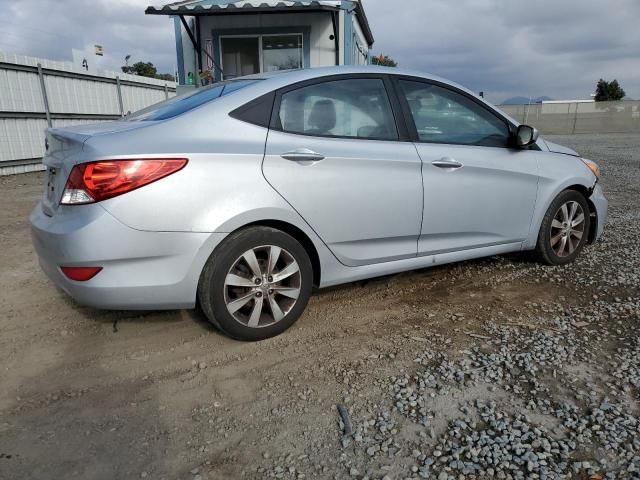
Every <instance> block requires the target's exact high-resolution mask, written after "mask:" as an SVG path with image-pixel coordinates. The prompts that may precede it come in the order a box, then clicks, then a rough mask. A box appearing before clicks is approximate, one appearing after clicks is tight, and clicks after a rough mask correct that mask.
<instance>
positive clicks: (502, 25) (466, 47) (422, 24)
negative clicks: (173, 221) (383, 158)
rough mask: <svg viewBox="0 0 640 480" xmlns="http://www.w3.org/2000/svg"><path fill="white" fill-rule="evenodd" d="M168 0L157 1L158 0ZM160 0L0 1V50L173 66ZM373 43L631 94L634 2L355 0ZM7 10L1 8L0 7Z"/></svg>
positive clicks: (446, 61) (578, 94) (549, 86)
mask: <svg viewBox="0 0 640 480" xmlns="http://www.w3.org/2000/svg"><path fill="white" fill-rule="evenodd" d="M168 1H169V0H167V2H168ZM162 3H164V2H163V1H162V0H92V1H87V0H20V1H17V0H0V11H2V12H3V18H10V19H11V20H10V21H9V22H6V21H5V22H3V23H2V24H1V25H0V50H4V51H8V52H12V53H20V54H25V55H33V56H38V57H44V58H51V59H63V60H71V49H72V48H80V49H82V48H90V47H92V46H93V44H95V43H98V44H101V45H103V46H104V49H105V56H104V58H102V59H101V62H100V64H99V66H100V68H108V69H114V70H118V69H119V67H120V66H121V65H122V64H123V63H124V56H125V55H127V54H131V55H132V58H131V61H134V62H135V61H139V60H144V61H151V62H153V63H154V65H156V67H157V68H158V70H159V71H162V72H174V71H175V64H176V58H175V45H174V37H173V23H172V21H171V20H170V19H168V18H167V17H164V16H153V15H145V14H144V10H145V8H146V7H147V6H148V5H149V4H155V5H158V4H162ZM363 3H364V6H365V8H366V10H367V16H368V18H369V21H370V22H371V25H372V29H373V32H374V35H375V37H376V44H375V46H374V51H376V52H383V53H385V54H388V55H391V56H392V57H394V58H395V59H396V60H397V61H398V62H399V63H400V65H401V66H402V67H407V68H412V69H416V70H421V71H426V72H431V73H434V74H437V75H440V76H442V77H445V78H449V79H451V80H454V81H456V82H458V83H461V84H463V85H465V86H467V87H469V88H471V89H473V90H475V91H480V90H482V91H485V92H486V93H487V95H488V98H489V99H490V100H492V101H495V102H499V101H502V100H503V99H505V98H507V97H510V96H514V95H531V96H534V97H536V96H539V95H548V96H551V97H554V98H586V97H588V96H589V94H590V93H592V92H593V90H594V88H595V84H596V82H597V80H598V79H599V78H600V77H603V78H606V79H613V78H617V79H618V80H619V81H620V83H621V84H622V86H623V88H625V90H626V91H627V94H628V95H629V96H631V97H634V98H640V55H638V52H639V51H640V28H638V18H640V2H639V1H638V0H609V1H607V2H602V1H601V0H597V1H596V0H536V2H523V1H514V0H456V1H451V0H401V1H400V0H398V1H389V0H363ZM7 11H8V12H10V13H9V14H7V13H6V12H7Z"/></svg>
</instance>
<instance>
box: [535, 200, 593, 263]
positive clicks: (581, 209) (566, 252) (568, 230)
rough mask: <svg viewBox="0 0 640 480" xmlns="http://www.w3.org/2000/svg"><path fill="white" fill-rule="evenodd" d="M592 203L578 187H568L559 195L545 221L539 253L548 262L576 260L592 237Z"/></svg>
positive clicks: (539, 236)
mask: <svg viewBox="0 0 640 480" xmlns="http://www.w3.org/2000/svg"><path fill="white" fill-rule="evenodd" d="M589 228H590V214H589V205H588V204H587V200H586V199H585V198H584V196H583V195H582V194H581V193H579V192H576V191H575V190H565V191H564V192H562V193H561V194H560V195H558V196H557V197H556V199H555V200H554V201H553V203H552V204H551V206H550V207H549V209H548V210H547V213H546V215H545V216H544V219H543V221H542V226H541V227H540V233H539V234H538V244H537V247H536V252H537V253H538V256H539V258H540V259H541V260H542V261H543V262H544V263H546V264H548V265H566V264H568V263H571V262H573V261H574V260H575V259H576V258H577V257H578V255H580V252H581V251H582V249H583V248H584V246H585V244H586V242H587V238H588V236H589Z"/></svg>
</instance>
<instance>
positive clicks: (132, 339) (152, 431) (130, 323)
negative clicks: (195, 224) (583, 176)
mask: <svg viewBox="0 0 640 480" xmlns="http://www.w3.org/2000/svg"><path fill="white" fill-rule="evenodd" d="M549 138H550V139H551V140H553V141H556V142H558V143H561V144H565V145H568V146H571V147H573V148H575V149H576V150H578V151H579V152H580V153H582V154H583V155H584V156H586V157H588V158H593V159H594V160H596V161H598V162H599V163H600V164H601V166H602V170H603V173H604V177H603V180H602V183H603V185H604V188H605V191H606V194H607V196H608V198H609V200H610V202H611V212H610V221H609V225H608V228H607V229H606V231H605V235H604V237H603V239H602V240H601V241H600V242H599V243H598V244H597V245H594V246H592V247H590V248H588V249H586V250H585V252H584V254H583V256H582V257H581V258H580V259H579V261H578V262H576V263H575V264H573V265H570V266H567V267H560V268H551V267H546V266H541V265H538V264H537V263H535V262H532V261H531V260H529V259H528V258H527V257H524V256H518V255H515V256H501V257H493V258H489V259H483V260H479V261H473V262H465V263H463V264H458V265H452V266H447V267H442V268H434V269H430V270H422V271H417V272H410V273H405V274H402V275H397V276H394V277H390V278H384V279H380V280H375V281H371V282H368V283H361V284H355V285H347V286H344V287H340V288H336V289H332V290H329V291H322V292H319V293H317V294H316V295H314V297H313V298H312V301H311V303H310V305H309V308H308V311H307V312H306V313H305V315H304V316H303V317H302V318H301V320H300V321H299V322H298V323H297V324H296V325H295V326H294V327H293V328H292V329H291V330H290V331H289V332H287V333H286V334H285V335H283V336H281V337H279V338H276V339H272V340H269V341H266V342H261V343H259V344H244V343H238V342H234V341H232V340H229V339H227V338H225V337H223V336H221V335H220V334H218V333H217V332H216V331H215V330H213V329H212V328H210V327H209V326H208V325H207V323H206V322H205V321H204V320H203V318H202V317H201V316H200V315H199V314H197V313H194V312H184V311H179V312H163V313H140V312H137V313H136V312H134V313H131V312H118V313H116V312H103V311H97V310H91V309H88V308H84V307H81V306H78V305H76V304H75V303H74V302H72V301H71V300H69V299H68V298H66V296H65V295H64V294H62V293H60V292H58V291H57V290H56V289H55V288H54V287H53V286H52V285H51V284H50V283H49V282H48V281H47V280H46V279H45V277H44V275H43V274H41V272H40V271H39V268H38V266H37V263H36V261H35V258H34V255H33V252H32V248H31V245H30V242H29V237H28V223H27V216H28V213H29V211H30V210H31V209H32V208H33V206H34V204H35V202H36V199H37V197H38V196H39V194H40V191H41V188H42V186H41V179H40V176H39V175H24V176H18V177H5V178H0V187H1V188H0V198H1V200H2V205H3V207H4V208H3V209H2V212H0V225H2V228H1V229H0V239H1V240H2V246H3V248H2V251H0V265H2V270H1V271H0V292H1V293H0V312H2V315H1V316H0V326H1V332H2V335H1V337H0V368H1V370H0V385H2V388H0V478H2V479H14V478H15V479H29V478H33V479H58V478H83V479H85V478H87V479H103V478H104V479H116V478H122V479H130V478H153V479H156V478H157V479H162V478H164V479H189V480H198V479H200V480H202V479H218V478H221V479H222V478H248V479H249V478H284V479H302V478H354V479H385V480H392V479H394V480H395V479H421V478H432V479H438V480H444V479H465V478H478V479H485V478H486V479H489V478H499V479H509V478H514V479H518V478H540V479H545V478H546V479H554V478H574V479H591V480H598V479H603V478H607V479H624V478H640V340H639V339H638V335H637V333H636V332H637V326H638V322H640V137H638V136H632V135H593V136H592V135H590V136H572V137H571V136H568V137H549Z"/></svg>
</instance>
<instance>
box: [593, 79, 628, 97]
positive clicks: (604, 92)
mask: <svg viewBox="0 0 640 480" xmlns="http://www.w3.org/2000/svg"><path fill="white" fill-rule="evenodd" d="M625 95H626V94H625V93H624V90H623V89H622V87H621V86H620V84H618V81H617V80H613V81H612V82H607V81H606V80H603V79H602V78H601V79H600V80H599V81H598V85H597V86H596V102H612V101H618V100H622V99H623V98H624V96H625Z"/></svg>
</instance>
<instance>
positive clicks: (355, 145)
mask: <svg viewBox="0 0 640 480" xmlns="http://www.w3.org/2000/svg"><path fill="white" fill-rule="evenodd" d="M390 91H391V92H393V89H392V87H391V85H390V83H389V80H388V79H387V78H386V76H384V75H339V76H332V77H325V78H322V79H316V80H313V81H310V82H305V83H303V84H297V85H293V86H290V87H288V88H286V89H284V90H282V91H280V92H278V93H277V95H276V101H275V105H274V111H273V118H272V124H271V128H270V130H269V135H268V138H267V144H266V152H265V159H264V165H263V171H264V175H265V177H266V179H267V181H268V182H269V183H270V184H271V185H272V186H273V187H274V188H275V189H276V190H277V191H278V192H279V193H280V194H281V195H282V196H283V197H284V198H285V199H286V200H287V201H288V202H289V203H290V204H291V206H292V207H293V208H294V209H295V210H297V211H298V213H300V215H301V216H302V217H303V218H304V219H305V220H306V221H307V222H308V223H309V225H310V226H311V227H312V228H313V229H314V230H315V231H316V233H317V234H318V235H319V236H320V238H321V239H322V240H323V241H324V242H325V244H326V245H327V246H328V247H329V249H330V250H331V251H332V252H333V253H334V255H335V256H336V257H337V258H338V259H339V260H340V262H342V263H343V264H345V265H349V266H358V265H366V264H372V263H380V262H385V261H390V260H396V259H402V258H409V257H415V256H416V253H417V239H418V236H419V234H420V223H421V221H422V204H423V199H422V188H423V186H422V176H421V161H420V158H419V156H418V154H417V152H416V149H415V147H414V146H413V144H412V143H411V142H410V141H407V140H408V139H407V135H406V127H405V126H404V120H403V119H401V117H402V116H401V115H400V112H399V111H398V108H397V103H396V102H395V101H394V97H390V95H389V92H390ZM394 106H395V110H394ZM398 119H400V125H399V126H398V125H397V120H398ZM399 128H400V132H399V131H398V129H399ZM403 137H404V138H403Z"/></svg>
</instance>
